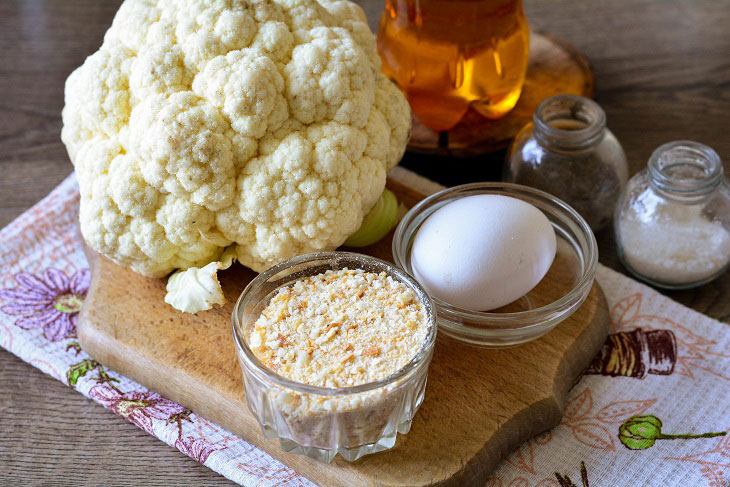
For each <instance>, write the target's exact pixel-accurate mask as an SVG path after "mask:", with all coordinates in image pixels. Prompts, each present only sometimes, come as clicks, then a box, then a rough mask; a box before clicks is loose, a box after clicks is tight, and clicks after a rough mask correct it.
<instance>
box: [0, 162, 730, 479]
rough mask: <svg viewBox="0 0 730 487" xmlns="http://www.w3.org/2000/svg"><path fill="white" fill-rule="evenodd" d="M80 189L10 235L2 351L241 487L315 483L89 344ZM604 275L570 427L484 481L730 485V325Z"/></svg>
mask: <svg viewBox="0 0 730 487" xmlns="http://www.w3.org/2000/svg"><path fill="white" fill-rule="evenodd" d="M78 197H79V196H78V187H77V185H76V180H75V179H74V177H73V176H70V177H69V178H67V179H66V180H65V181H64V182H63V183H61V184H60V185H59V186H58V187H57V188H56V189H55V190H54V191H53V192H52V193H51V194H50V195H48V196H47V197H46V198H44V199H43V200H42V201H41V202H39V203H38V204H37V205H35V206H34V207H33V208H31V209H30V210H28V211H27V212H26V213H24V214H23V215H22V216H20V217H19V218H18V219H16V220H15V221H14V222H13V223H11V224H10V225H8V226H7V227H6V228H4V229H2V230H0V346H2V347H3V348H5V349H7V350H9V351H10V352H12V353H14V354H15V355H17V356H18V357H20V358H21V359H22V360H24V361H26V362H28V363H30V364H31V365H33V366H34V367H37V368H39V369H41V370H42V371H43V372H45V373H47V374H49V375H51V376H53V377H55V378H56V379H58V380H60V381H62V382H64V383H66V384H68V385H69V386H70V387H73V388H75V389H76V390H78V391H79V392H81V393H82V394H84V395H85V396H87V397H90V398H92V399H94V400H95V401H97V402H99V403H101V404H102V405H103V406H104V407H106V408H108V409H111V410H112V411H114V412H115V413H116V414H118V415H120V416H123V417H125V418H127V419H128V420H129V421H131V422H133V423H134V424H136V425H137V426H139V427H140V428H142V429H144V430H145V431H147V432H148V433H150V434H152V435H155V436H156V437H157V438H159V439H161V440H162V441H164V442H165V443H167V444H168V445H171V446H174V447H175V448H177V449H178V450H180V451H181V452H183V453H185V454H186V455H188V456H190V457H191V458H194V459H195V460H197V461H198V462H200V463H203V464H205V465H206V466H208V467H210V468H211V469H213V470H215V471H216V472H218V473H220V474H222V475H224V476H226V477H227V478H229V479H231V480H233V481H235V482H238V483H239V484H241V485H246V486H254V485H255V486H274V485H277V486H283V485H286V486H301V485H312V484H311V482H309V481H308V480H306V479H305V478H303V477H302V476H300V475H299V474H297V473H296V472H295V471H294V470H292V469H291V468H288V467H287V466H286V465H283V464H282V463H281V462H279V461H277V460H275V459H274V458H272V457H271V456H269V455H268V454H267V453H265V452H263V451H261V450H259V449H258V448H256V447H254V446H253V445H251V444H249V443H247V442H246V441H244V440H242V439H240V438H237V437H235V436H234V435H233V434H231V433H229V432H227V431H225V430H224V429H222V428H221V427H219V426H217V425H215V424H213V423H211V422H209V421H206V420H205V419H204V418H201V417H200V416H197V415H196V414H194V413H192V412H190V411H189V410H187V409H185V408H183V407H182V406H180V405H178V404H176V403H174V402H172V401H170V400H168V399H165V398H164V397H161V396H160V395H159V394H157V393H155V392H153V391H149V390H147V389H146V388H144V387H142V386H140V385H139V384H137V383H135V382H133V381H131V380H129V379H127V378H125V377H123V376H121V375H119V374H116V373H115V372H113V371H110V370H106V369H105V368H104V367H103V366H101V365H100V364H98V363H97V362H96V361H94V360H93V359H92V358H91V357H89V356H88V355H86V354H85V353H84V352H83V351H82V350H81V348H80V347H79V344H78V341H77V340H76V320H77V314H78V311H79V309H80V307H81V304H82V303H83V300H84V296H85V293H86V290H87V289H88V286H89V271H88V264H87V262H86V258H85V257H84V254H83V252H82V251H81V247H80V242H79V241H78V240H77V238H78V237H77V236H76V215H77V205H78ZM598 280H599V282H600V284H601V286H602V287H603V289H604V291H605V293H606V296H607V298H608V301H609V305H610V308H611V318H612V324H611V326H612V335H611V337H609V340H608V341H607V342H606V345H605V346H604V350H603V351H602V352H601V354H599V355H598V356H597V357H596V360H594V363H593V365H592V366H591V369H590V370H589V374H588V375H586V376H585V377H584V378H583V379H582V380H581V381H580V382H579V383H578V384H577V385H576V386H575V388H574V389H573V390H572V392H571V394H570V398H569V401H568V404H567V406H566V410H565V415H564V417H563V421H562V422H561V424H560V425H559V426H557V427H555V428H554V429H552V430H550V431H548V432H545V433H543V434H541V435H539V436H537V437H535V438H533V439H532V440H530V441H528V442H527V443H525V444H524V445H522V446H521V447H520V448H518V449H517V450H516V451H515V452H514V453H513V454H512V455H511V456H510V457H509V458H507V459H506V460H505V461H503V462H502V464H501V465H500V467H499V468H498V469H497V471H496V472H494V474H493V476H492V477H490V478H489V479H488V480H487V482H486V486H490V487H532V486H540V487H548V486H554V487H567V486H573V485H575V486H588V485H593V486H604V485H630V486H633V485H637V486H639V485H641V486H705V485H706V486H710V487H725V486H728V485H730V435H726V434H725V432H727V431H728V429H730V333H728V332H729V331H730V326H728V325H725V324H722V323H719V322H717V321H714V320H712V319H710V318H707V317H706V316H703V315H701V314H698V313H696V312H694V311H692V310H689V309H687V308H685V307H683V306H681V305H679V304H677V303H675V302H673V301H671V300H669V299H667V298H665V297H663V296H661V295H660V294H658V293H656V292H655V291H653V290H652V289H650V288H648V287H646V286H643V285H641V284H639V283H637V282H635V281H633V280H631V279H629V278H627V277H625V276H623V275H621V274H618V273H616V272H613V271H611V270H609V269H607V268H605V267H602V266H599V271H598ZM384 454H387V453H384Z"/></svg>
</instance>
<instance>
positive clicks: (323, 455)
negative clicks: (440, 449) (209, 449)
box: [232, 252, 436, 462]
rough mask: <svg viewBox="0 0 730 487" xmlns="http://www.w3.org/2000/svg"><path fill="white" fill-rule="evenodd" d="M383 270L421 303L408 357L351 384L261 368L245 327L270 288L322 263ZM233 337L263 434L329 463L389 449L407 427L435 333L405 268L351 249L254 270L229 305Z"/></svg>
mask: <svg viewBox="0 0 730 487" xmlns="http://www.w3.org/2000/svg"><path fill="white" fill-rule="evenodd" d="M344 268H348V269H362V270H364V271H367V272H373V273H378V274H379V273H381V272H385V273H386V275H387V276H390V277H392V278H393V279H394V280H397V281H399V282H401V283H403V284H405V285H406V287H407V288H408V289H409V290H411V291H412V292H413V294H414V296H415V297H416V299H418V300H420V302H421V303H422V304H423V306H424V308H425V312H426V313H425V315H426V316H427V323H426V326H427V329H426V334H425V339H424V341H423V344H422V346H421V348H420V349H419V350H418V351H417V352H416V353H415V355H414V356H413V357H412V358H411V360H410V361H409V362H408V363H407V364H406V365H405V366H403V367H401V368H400V369H399V370H397V371H396V372H394V373H392V374H391V375H389V376H388V377H385V378H383V379H380V380H377V381H374V382H370V383H366V384H361V385H356V386H353V387H338V388H329V387H319V386H313V385H309V384H305V383H301V382H295V381H293V380H290V379H288V378H286V377H283V376H281V375H279V374H277V373H276V372H274V371H273V370H272V369H270V368H268V367H266V366H265V365H264V364H263V363H262V362H261V361H260V360H259V359H258V358H257V357H256V355H255V354H254V353H253V351H252V349H251V348H252V347H251V346H250V337H251V331H252V330H253V327H254V325H255V322H256V320H257V319H258V317H259V316H260V314H261V312H262V311H263V310H264V308H266V306H267V304H268V303H269V301H270V300H271V299H272V298H273V297H274V296H275V295H276V293H277V292H278V291H279V290H280V289H281V288H283V287H285V286H290V285H292V284H293V283H294V282H296V281H298V280H299V279H302V278H306V277H309V276H316V275H318V274H321V273H324V272H326V271H327V270H335V271H336V270H340V269H344ZM232 321H233V336H234V342H235V344H236V351H237V355H238V358H239V361H240V363H241V369H242V373H243V383H244V388H245V392H246V402H247V403H248V407H249V409H250V410H251V412H252V413H253V415H254V416H255V418H256V419H257V421H258V422H259V424H260V425H261V428H262V430H263V432H264V434H265V436H266V437H267V438H269V439H278V441H279V443H280V445H281V447H282V448H283V449H284V450H285V451H289V452H292V453H298V454H303V455H306V456H309V457H311V458H314V459H317V460H319V461H323V462H330V461H331V460H332V459H333V458H334V457H335V456H336V455H337V454H338V453H339V454H340V455H342V457H343V458H344V459H346V460H348V461H354V460H357V459H358V458H360V457H361V456H363V455H367V454H370V453H375V452H378V451H382V450H386V449H389V448H391V447H392V446H393V445H394V444H395V439H396V435H397V434H398V433H401V434H405V433H407V432H408V431H409V430H410V427H411V421H412V419H413V417H414V415H415V413H416V411H417V410H418V408H419V407H420V405H421V403H422V402H423V397H424V394H425V390H426V379H427V373H428V366H429V364H430V362H431V357H432V355H433V347H434V343H435V340H436V318H435V310H434V307H433V303H432V301H431V299H430V297H429V296H428V295H427V294H426V292H425V291H424V290H423V288H422V287H421V286H420V285H419V284H418V283H417V282H416V281H415V280H414V279H413V278H412V277H411V276H409V275H408V274H406V273H405V272H403V271H402V270H401V269H398V268H397V267H395V266H394V265H392V264H389V263H387V262H385V261H382V260H380V259H376V258H374V257H369V256H366V255H362V254H356V253H349V252H319V253H314V254H307V255H302V256H299V257H295V258H293V259H290V260H288V261H286V262H283V263H281V264H278V265H276V266H274V267H272V268H270V269H268V270H267V271H265V272H263V273H261V274H259V275H258V276H257V277H256V278H255V279H254V280H253V281H251V283H250V284H249V285H248V286H247V287H246V288H245V289H244V291H243V292H242V293H241V296H240V297H239V299H238V302H237V303H236V305H235V307H234V309H233V317H232Z"/></svg>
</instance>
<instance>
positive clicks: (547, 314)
mask: <svg viewBox="0 0 730 487" xmlns="http://www.w3.org/2000/svg"><path fill="white" fill-rule="evenodd" d="M473 195H504V196H509V197H512V198H517V199H520V200H522V201H525V202H527V203H529V204H531V205H533V206H534V207H536V208H537V209H538V210H540V211H541V212H542V213H543V214H544V215H545V216H546V217H547V219H548V220H549V222H550V223H551V224H552V227H553V230H554V231H555V237H556V241H557V245H556V253H555V258H554V260H553V262H552V264H551V265H550V267H549V269H548V271H547V274H546V275H545V277H544V278H543V279H542V280H540V282H539V283H538V284H537V285H536V286H535V287H534V288H533V289H532V290H531V291H529V292H528V293H527V294H526V295H524V296H522V297H520V298H519V299H517V300H516V301H513V302H511V303H510V304H507V305H505V306H502V307H500V308H497V309H494V310H490V311H472V310H469V309H465V308H461V307H458V306H454V305H452V304H449V303H447V302H445V301H443V300H440V299H438V298H436V297H434V296H432V299H433V301H434V305H435V308H436V313H437V322H438V327H439V332H440V333H444V334H446V335H448V336H450V337H452V338H455V339H457V340H460V341H463V342H467V343H470V344H472V345H477V346H484V347H508V346H514V345H520V344H523V343H527V342H529V341H532V340H534V339H536V338H538V337H540V336H542V335H544V334H545V333H547V332H549V331H550V330H551V329H553V328H554V327H555V326H557V325H558V324H559V323H560V322H562V321H563V320H565V319H566V318H568V317H569V316H570V315H572V314H573V313H574V312H575V311H576V310H577V309H578V308H579V307H580V306H581V305H582V304H583V302H584V301H585V299H586V297H587V296H588V293H589V292H590V290H591V287H592V285H593V280H594V277H595V273H596V268H597V265H598V247H597V244H596V239H595V237H594V235H593V232H592V231H591V229H590V227H589V226H588V224H587V223H586V221H585V220H584V219H583V218H582V217H581V216H580V215H579V214H578V213H577V212H576V211H575V210H574V209H573V208H571V207H570V206H569V205H567V204H566V203H564V202H563V201H561V200H559V199H558V198H555V197H554V196H552V195H550V194H548V193H545V192H543V191H540V190H537V189H534V188H530V187H527V186H521V185H517V184H511V183H473V184H465V185H462V186H456V187H453V188H448V189H445V190H443V191H440V192H438V193H436V194H434V195H432V196H430V197H428V198H426V199H424V200H423V201H421V202H420V203H418V204H417V205H416V206H414V207H413V208H412V209H411V210H410V211H409V212H408V213H407V214H406V215H405V216H404V217H403V219H402V220H401V221H400V223H399V224H398V227H397V228H396V231H395V235H394V237H393V259H394V261H395V263H396V265H397V266H398V267H400V268H402V269H404V270H405V271H406V272H408V273H409V274H411V275H415V274H414V269H413V268H412V263H411V251H412V247H413V242H414V239H415V236H416V234H417V232H418V231H419V229H420V228H421V226H422V225H423V223H424V222H425V221H426V219H428V217H429V216H431V215H432V214H433V213H434V212H436V211H437V210H439V209H440V208H442V207H444V206H445V205H447V204H449V203H451V202H453V201H456V200H458V199H460V198H465V197H468V196H473Z"/></svg>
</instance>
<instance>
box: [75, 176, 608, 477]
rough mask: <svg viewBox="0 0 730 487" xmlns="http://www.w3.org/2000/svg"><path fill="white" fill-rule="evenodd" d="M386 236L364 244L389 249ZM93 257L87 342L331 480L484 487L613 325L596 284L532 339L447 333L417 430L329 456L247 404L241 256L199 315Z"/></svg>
mask: <svg viewBox="0 0 730 487" xmlns="http://www.w3.org/2000/svg"><path fill="white" fill-rule="evenodd" d="M388 187H389V188H390V189H392V190H393V191H394V192H395V193H396V195H397V196H398V197H399V199H400V200H401V201H403V202H404V203H405V204H406V205H408V206H412V205H413V204H415V203H416V202H417V201H418V200H420V199H422V198H424V197H425V196H427V195H429V194H432V193H434V192H436V191H438V190H440V189H442V187H441V186H439V185H437V184H435V183H433V182H431V181H428V180H425V179H423V178H421V177H420V176H417V175H415V174H414V173H412V172H409V171H407V170H405V169H401V168H396V169H394V170H393V171H391V173H390V175H389V179H388ZM386 240H387V241H383V242H380V243H379V244H376V245H375V246H373V247H371V248H368V249H365V251H366V253H370V254H373V255H376V256H378V257H381V258H385V259H390V257H391V254H390V239H386ZM89 261H90V265H91V269H92V280H91V287H90V288H89V292H88V295H87V297H86V300H85V304H84V307H83V309H82V311H81V314H80V317H79V324H78V334H79V339H80V341H81V345H82V347H83V348H84V350H86V352H88V353H89V354H90V355H92V356H93V357H94V358H96V360H98V361H99V362H101V363H102V364H104V365H106V366H108V367H110V368H112V369H114V370H116V371H117V372H120V373H122V374H124V375H126V376H127V377H129V378H131V379H134V380H136V381H137V382H139V383H140V384H143V385H145V386H146V387H148V388H150V389H152V390H154V391H157V392H159V393H161V394H162V395H164V396H166V397H168V398H170V399H173V400H175V401H177V402H178V403H180V404H182V405H184V406H186V407H188V408H189V409H191V410H193V411H194V412H196V413H197V414H199V415H201V416H203V417H205V418H207V419H209V420H212V421H214V422H216V423H218V424H219V425H221V426H223V427H225V428H227V429H228V430H230V431H231V432H233V433H235V434H236V435H238V436H240V437H241V438H244V439H245V440H247V441H249V442H251V443H253V444H254V445H256V446H258V447H260V448H262V449H264V450H265V451H267V452H268V453H270V454H271V455H272V456H274V457H275V458H278V459H279V460H281V461H282V462H284V463H286V464H287V465H289V466H291V467H292V468H294V469H296V470H297V471H298V472H299V473H301V474H302V475H304V476H306V477H308V478H309V479H310V480H312V481H314V482H316V483H318V484H320V485H323V486H327V487H329V486H347V487H351V486H374V485H386V486H406V485H407V486H426V485H429V486H430V485H454V486H468V485H483V484H484V481H485V479H486V478H487V476H488V475H489V473H490V472H491V471H492V470H493V469H494V467H495V466H496V465H497V464H498V462H499V461H500V459H502V458H503V457H504V456H506V455H508V454H509V453H510V452H511V451H512V450H513V449H515V448H516V447H517V446H518V445H519V444H520V443H522V442H524V441H526V440H527V439H529V438H531V437H532V436H534V435H536V434H538V433H540V432H541V431H544V430H546V429H549V428H551V427H553V426H555V425H556V424H558V422H559V420H560V417H561V414H562V409H563V406H564V404H565V399H566V395H567V393H568V390H569V389H570V387H571V385H572V384H573V383H574V382H575V381H576V379H577V378H578V377H579V376H580V375H581V373H582V371H583V370H584V369H585V368H586V367H587V366H588V364H589V362H590V361H591V359H592V358H593V356H594V355H595V354H596V353H597V351H598V350H599V349H600V347H601V345H602V344H603V342H604V340H605V339H606V336H607V333H608V323H609V318H608V309H607V305H606V301H605V298H604V296H603V293H602V291H601V289H600V288H599V287H598V285H597V284H594V287H593V289H592V290H591V293H590V294H589V296H588V298H587V300H586V302H585V304H584V305H583V306H582V307H581V308H580V309H579V310H578V311H577V312H576V313H575V314H574V315H573V316H572V317H570V318H568V319H567V320H566V321H564V322H563V323H561V324H560V325H559V326H558V327H556V328H555V329H554V330H553V331H551V332H550V333H548V334H547V335H545V336H543V337H542V338H540V339H538V340H536V341H534V342H532V343H529V344H527V345H523V346H521V347H517V348H510V349H502V350H493V349H483V348H476V347H472V346H469V345H466V344H462V343H459V342H456V341H454V340H451V339H449V338H447V337H445V336H439V338H438V340H437V344H436V350H435V353H434V357H433V361H432V363H431V367H430V369H429V376H428V387H427V389H426V398H425V400H424V402H423V405H422V406H421V409H420V410H419V412H418V414H417V415H416V417H415V419H414V421H413V426H412V429H411V431H410V432H409V433H408V434H407V435H399V436H398V441H397V443H396V445H395V447H394V448H393V449H392V450H389V451H386V452H382V453H377V454H374V455H369V456H366V457H364V458H362V459H360V460H358V461H357V462H354V463H349V462H346V461H344V460H342V459H341V458H340V457H339V456H338V457H336V458H335V460H334V461H333V462H332V463H331V464H329V465H325V464H322V463H319V462H316V461H314V460H311V459H309V458H306V457H303V456H299V455H293V454H290V453H286V452H284V451H282V450H281V448H280V447H279V444H278V442H276V441H270V440H267V439H265V438H264V436H263V434H262V433H261V430H260V428H259V426H258V423H257V422H256V420H255V419H254V417H253V416H252V415H251V414H250V413H249V411H248V408H247V406H246V402H245V399H244V392H243V386H242V381H241V373H240V369H239V364H238V360H237V358H236V356H235V349H234V345H233V338H232V333H231V311H232V308H233V303H234V302H235V301H236V299H237V297H238V295H239V294H240V292H241V290H242V289H243V287H244V286H245V284H246V283H247V282H248V281H249V280H250V279H251V278H252V277H253V276H254V274H253V273H252V272H251V271H248V270H246V269H244V268H243V267H242V266H238V265H237V266H234V267H233V268H231V269H229V270H228V271H225V272H222V273H221V283H222V285H223V290H224V292H225V295H226V299H227V302H228V304H226V305H225V306H223V307H220V308H217V309H213V310H210V311H207V312H204V313H199V314H198V315H196V316H193V315H189V314H183V313H180V312H177V311H176V310H174V309H172V308H171V307H170V306H168V305H167V304H165V302H164V301H163V298H164V295H165V281H164V280H160V279H148V278H145V277H142V276H140V275H138V274H135V273H134V272H132V271H130V270H127V269H125V268H122V267H119V266H117V265H116V264H114V263H113V262H111V261H109V260H108V259H106V258H104V257H101V256H99V255H98V254H95V253H93V252H89Z"/></svg>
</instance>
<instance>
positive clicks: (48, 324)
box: [0, 268, 91, 342]
mask: <svg viewBox="0 0 730 487" xmlns="http://www.w3.org/2000/svg"><path fill="white" fill-rule="evenodd" d="M90 276H91V275H90V273H89V270H88V269H83V270H80V271H78V272H76V273H75V274H74V275H73V276H72V277H71V278H69V277H67V276H66V274H64V273H63V272H61V271H59V270H58V269H53V268H50V269H46V271H45V272H44V273H43V275H42V276H40V277H38V276H35V275H33V274H30V273H27V272H20V273H18V274H16V275H15V280H16V281H17V282H18V284H19V286H18V287H14V288H9V289H2V290H0V300H4V301H7V302H8V304H5V305H4V306H2V307H0V311H2V312H4V313H7V314H9V315H14V316H19V318H18V319H17V320H15V324H16V325H17V326H19V327H20V328H23V329H25V330H30V329H33V328H42V329H43V336H45V337H46V339H47V340H50V341H52V342H57V341H59V340H63V339H64V338H73V337H75V336H76V322H77V320H78V313H79V311H80V310H81V305H82V304H83V301H84V297H85V296H86V291H88V290H89V280H90Z"/></svg>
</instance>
